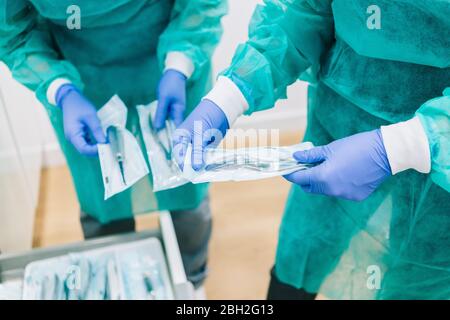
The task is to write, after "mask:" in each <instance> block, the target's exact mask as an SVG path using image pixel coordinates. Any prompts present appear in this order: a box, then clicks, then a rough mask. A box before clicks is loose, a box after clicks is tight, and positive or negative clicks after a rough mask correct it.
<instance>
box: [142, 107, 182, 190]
mask: <svg viewBox="0 0 450 320" xmlns="http://www.w3.org/2000/svg"><path fill="white" fill-rule="evenodd" d="M156 107H157V101H154V102H152V103H150V104H149V105H145V106H144V105H139V106H137V111H138V114H139V123H140V126H141V131H142V136H143V138H144V144H145V148H146V149H147V156H148V160H149V162H150V168H151V171H152V176H153V191H154V192H157V191H162V190H167V189H172V188H176V187H179V186H182V185H184V184H186V183H188V182H189V180H187V179H185V178H184V177H183V174H182V172H181V170H180V169H179V167H178V165H177V163H176V162H175V160H174V159H172V136H173V132H174V131H175V125H174V123H173V122H172V121H171V120H167V121H166V127H165V128H164V129H162V130H159V131H158V132H156V130H154V129H153V128H152V121H151V119H153V118H154V116H155V113H156Z"/></svg>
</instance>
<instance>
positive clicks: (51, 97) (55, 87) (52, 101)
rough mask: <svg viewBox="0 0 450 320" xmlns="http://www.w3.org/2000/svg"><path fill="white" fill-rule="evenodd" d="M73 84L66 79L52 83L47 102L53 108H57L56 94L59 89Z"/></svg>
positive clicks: (48, 90)
mask: <svg viewBox="0 0 450 320" xmlns="http://www.w3.org/2000/svg"><path fill="white" fill-rule="evenodd" d="M69 83H72V81H70V80H69V79H66V78H57V79H55V80H53V81H52V83H50V85H49V86H48V89H47V101H48V103H50V104H51V105H53V106H56V93H57V92H58V90H59V88H61V87H62V86H63V85H65V84H69Z"/></svg>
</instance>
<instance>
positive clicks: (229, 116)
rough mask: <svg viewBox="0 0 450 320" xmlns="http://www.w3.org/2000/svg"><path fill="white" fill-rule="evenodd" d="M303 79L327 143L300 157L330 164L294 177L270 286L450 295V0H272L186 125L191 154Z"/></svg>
mask: <svg viewBox="0 0 450 320" xmlns="http://www.w3.org/2000/svg"><path fill="white" fill-rule="evenodd" d="M297 79H302V80H306V81H308V82H309V83H310V85H309V89H308V115H307V129H306V134H305V137H304V140H305V141H311V142H313V143H314V144H315V145H316V146H318V147H316V148H313V149H312V150H311V151H305V152H299V153H295V154H294V157H295V158H296V159H297V160H298V161H300V162H309V163H315V164H318V165H317V166H315V167H314V168H311V169H308V170H304V171H299V172H296V173H293V174H292V175H288V176H287V177H286V178H287V179H288V180H289V181H291V182H294V183H295V184H294V185H293V187H292V189H291V191H290V194H289V198H288V201H287V205H286V209H285V212H284V216H283V219H282V223H281V227H280V230H279V241H278V248H277V254H276V261H275V266H274V269H273V272H272V281H271V284H270V287H269V294H268V297H269V298H271V299H279V298H285V299H286V298H287V299H314V298H315V296H316V294H317V293H318V292H321V293H323V294H325V295H326V296H327V297H329V298H334V299H339V298H358V299H448V298H449V297H450V256H449V255H448V252H449V249H450V236H449V232H448V231H449V230H450V193H449V192H450V1H449V0H438V1H430V0H375V1H373V0H370V1H369V0H264V3H263V4H261V5H258V6H257V8H256V10H255V12H254V15H253V18H252V20H251V23H250V27H249V39H248V41H247V42H245V43H244V44H241V45H240V46H239V47H238V48H237V50H236V52H235V55H234V58H233V61H232V63H231V66H230V67H229V68H227V69H226V70H225V71H224V72H223V73H222V74H221V76H219V78H218V82H217V83H216V85H215V86H214V88H213V89H212V91H211V92H210V93H209V94H208V95H207V96H206V97H205V99H203V100H202V102H201V103H200V104H199V105H198V106H197V107H196V109H195V110H194V111H193V112H192V113H191V114H190V115H189V116H188V117H187V119H186V120H185V121H184V122H183V124H182V125H181V126H180V127H179V134H178V136H177V139H175V140H174V142H175V146H174V148H176V149H177V150H178V152H179V156H181V157H180V158H181V161H179V163H182V159H183V156H184V154H186V153H185V150H186V145H187V144H189V143H192V144H193V151H192V156H193V158H192V163H193V164H194V166H193V168H194V169H198V168H199V167H201V166H202V155H203V151H204V149H205V148H206V147H207V146H209V145H210V144H212V143H216V142H217V138H219V139H220V135H219V134H218V133H217V130H218V131H219V133H222V134H224V133H225V131H226V129H227V128H230V127H231V126H232V125H233V123H234V121H235V120H236V118H237V117H238V116H240V115H242V114H246V115H250V114H251V113H253V112H255V111H260V110H264V109H268V108H271V107H273V106H274V104H275V102H276V101H277V100H278V99H283V98H286V88H287V87H288V86H289V85H290V84H292V83H294V82H295V81H296V80H297ZM194 123H196V128H197V129H196V130H194ZM198 128H202V130H203V131H201V130H199V129H198ZM208 130H215V133H214V134H215V135H214V139H209V138H208V137H211V136H212V134H211V132H209V133H208V134H206V133H207V131H208ZM196 139H200V140H197V142H196V141H195V140H196ZM196 159H197V161H196Z"/></svg>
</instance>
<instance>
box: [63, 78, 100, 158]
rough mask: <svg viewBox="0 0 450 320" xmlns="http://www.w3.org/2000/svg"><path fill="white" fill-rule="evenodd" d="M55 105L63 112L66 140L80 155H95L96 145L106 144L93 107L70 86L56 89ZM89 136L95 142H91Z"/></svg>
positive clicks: (96, 151)
mask: <svg viewBox="0 0 450 320" xmlns="http://www.w3.org/2000/svg"><path fill="white" fill-rule="evenodd" d="M56 104H57V105H58V106H59V107H60V108H61V110H62V112H63V124H64V134H65V136H66V139H67V140H68V141H70V142H71V143H72V144H73V146H74V147H75V149H77V150H78V152H80V153H81V154H82V155H86V156H95V155H97V153H98V149H97V143H106V137H105V135H104V133H103V131H102V127H101V124H100V120H99V118H98V116H97V110H96V109H95V107H94V105H93V104H92V103H91V102H90V101H89V100H88V99H87V98H86V97H85V96H83V94H82V93H81V92H80V91H79V90H78V89H77V88H76V87H75V86H74V85H72V84H66V85H63V86H61V87H60V88H59V89H58V91H57V93H56ZM91 135H92V137H93V138H94V139H95V140H96V141H92V139H91Z"/></svg>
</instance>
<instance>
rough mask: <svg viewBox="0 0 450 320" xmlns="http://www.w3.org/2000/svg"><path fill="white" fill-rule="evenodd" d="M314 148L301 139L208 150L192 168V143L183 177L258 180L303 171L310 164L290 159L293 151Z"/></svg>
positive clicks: (220, 180)
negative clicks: (288, 143) (292, 142)
mask: <svg viewBox="0 0 450 320" xmlns="http://www.w3.org/2000/svg"><path fill="white" fill-rule="evenodd" d="M312 147H314V145H313V144H312V143H311V142H304V143H300V144H296V145H292V146H286V147H256V148H238V149H221V148H217V149H212V148H210V149H207V150H206V151H205V155H204V166H203V168H202V169H201V170H199V171H195V170H194V169H192V165H191V154H192V145H189V146H188V149H187V152H186V157H185V159H184V166H183V176H184V177H185V178H186V179H187V180H189V181H190V182H192V183H204V182H223V181H245V180H260V179H266V178H271V177H277V176H283V175H286V174H290V173H292V172H295V171H299V170H305V169H308V168H310V167H311V166H312V165H309V164H302V163H299V162H298V161H297V160H295V159H294V158H293V156H292V155H293V154H294V152H296V151H303V150H308V149H311V148H312Z"/></svg>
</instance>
